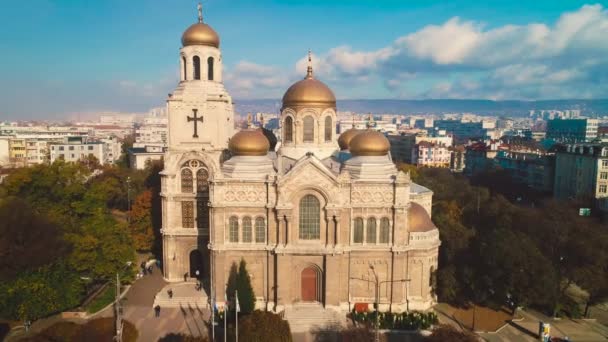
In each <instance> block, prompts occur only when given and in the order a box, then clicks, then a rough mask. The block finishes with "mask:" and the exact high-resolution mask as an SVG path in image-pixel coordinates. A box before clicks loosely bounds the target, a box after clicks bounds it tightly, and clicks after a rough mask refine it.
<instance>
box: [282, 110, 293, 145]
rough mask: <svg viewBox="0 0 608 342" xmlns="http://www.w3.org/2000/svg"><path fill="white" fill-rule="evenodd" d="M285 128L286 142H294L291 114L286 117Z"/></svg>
mask: <svg viewBox="0 0 608 342" xmlns="http://www.w3.org/2000/svg"><path fill="white" fill-rule="evenodd" d="M283 130H284V131H285V142H293V119H292V118H291V116H288V117H286V118H285V124H284V125H283Z"/></svg>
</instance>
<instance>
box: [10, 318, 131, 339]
mask: <svg viewBox="0 0 608 342" xmlns="http://www.w3.org/2000/svg"><path fill="white" fill-rule="evenodd" d="M115 331H116V330H115V329H114V319H113V318H112V317H105V318H96V319H93V320H91V321H88V322H87V323H85V324H76V323H73V322H59V323H55V324H53V325H51V326H50V327H48V328H46V329H44V330H43V331H41V332H40V333H38V334H36V335H34V336H32V337H30V338H25V339H22V340H20V341H23V342H55V341H113V340H114V333H115ZM138 335H139V333H138V331H137V329H136V328H135V326H134V325H133V323H131V322H129V321H123V331H122V340H123V341H124V342H135V341H137V337H138Z"/></svg>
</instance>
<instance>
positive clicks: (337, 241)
mask: <svg viewBox="0 0 608 342" xmlns="http://www.w3.org/2000/svg"><path fill="white" fill-rule="evenodd" d="M334 223H335V228H336V231H335V235H334V238H335V241H334V246H338V245H340V217H339V216H334Z"/></svg>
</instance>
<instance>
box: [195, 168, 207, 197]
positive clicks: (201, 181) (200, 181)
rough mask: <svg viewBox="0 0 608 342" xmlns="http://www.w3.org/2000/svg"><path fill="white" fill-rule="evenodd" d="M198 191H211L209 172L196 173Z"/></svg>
mask: <svg viewBox="0 0 608 342" xmlns="http://www.w3.org/2000/svg"><path fill="white" fill-rule="evenodd" d="M196 191H197V192H202V193H206V192H207V191H209V172H207V170H205V169H199V170H198V171H197V172H196Z"/></svg>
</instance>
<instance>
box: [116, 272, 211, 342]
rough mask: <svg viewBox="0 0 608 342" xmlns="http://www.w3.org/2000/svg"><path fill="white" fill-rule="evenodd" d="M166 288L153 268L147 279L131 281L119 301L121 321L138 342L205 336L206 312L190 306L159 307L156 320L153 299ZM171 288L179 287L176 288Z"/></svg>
mask: <svg viewBox="0 0 608 342" xmlns="http://www.w3.org/2000/svg"><path fill="white" fill-rule="evenodd" d="M167 285H168V283H167V282H166V281H165V280H164V279H163V277H162V274H161V272H160V271H159V270H158V268H156V267H155V268H154V271H153V272H152V274H151V275H147V276H144V277H143V278H141V279H138V280H137V281H135V283H134V284H133V286H131V289H130V290H129V292H128V293H127V295H126V298H125V300H124V301H123V305H124V310H123V313H124V318H125V319H126V320H128V321H129V322H131V323H133V324H134V325H135V327H136V328H137V330H138V331H139V338H138V341H142V342H152V341H158V339H159V338H161V337H163V336H165V335H167V334H169V333H183V334H186V335H192V336H206V335H207V328H206V326H205V320H208V318H209V311H208V310H204V309H197V308H195V307H194V306H192V305H191V307H190V308H188V307H187V306H186V307H184V308H167V307H163V306H162V305H161V310H160V317H158V318H157V317H155V316H154V308H153V303H154V298H155V297H156V295H157V294H159V293H160V294H163V293H165V292H166V290H163V288H165V287H166V286H167ZM174 286H177V287H179V284H177V285H174ZM174 292H175V290H174ZM165 295H166V294H165Z"/></svg>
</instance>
